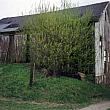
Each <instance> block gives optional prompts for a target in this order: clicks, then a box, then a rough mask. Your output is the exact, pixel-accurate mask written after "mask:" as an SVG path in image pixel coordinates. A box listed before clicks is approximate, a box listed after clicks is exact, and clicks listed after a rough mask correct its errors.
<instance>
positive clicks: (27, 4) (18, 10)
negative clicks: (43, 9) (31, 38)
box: [0, 0, 108, 19]
mask: <svg viewBox="0 0 110 110" xmlns="http://www.w3.org/2000/svg"><path fill="white" fill-rule="evenodd" d="M60 1H61V0H0V19H2V18H5V17H14V16H21V15H28V14H30V13H32V10H35V8H36V7H38V6H39V4H42V3H45V4H50V6H52V5H53V4H54V5H55V6H58V7H60V6H61V2H60ZM66 1H67V2H68V3H70V2H71V4H73V5H74V4H75V5H76V6H83V5H89V4H93V3H99V2H104V1H108V0H66Z"/></svg>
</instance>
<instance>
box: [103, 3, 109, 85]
mask: <svg viewBox="0 0 110 110" xmlns="http://www.w3.org/2000/svg"><path fill="white" fill-rule="evenodd" d="M104 38H105V51H106V55H105V56H106V61H105V76H106V84H110V4H109V5H108V7H107V10H106V11H105V23H104Z"/></svg>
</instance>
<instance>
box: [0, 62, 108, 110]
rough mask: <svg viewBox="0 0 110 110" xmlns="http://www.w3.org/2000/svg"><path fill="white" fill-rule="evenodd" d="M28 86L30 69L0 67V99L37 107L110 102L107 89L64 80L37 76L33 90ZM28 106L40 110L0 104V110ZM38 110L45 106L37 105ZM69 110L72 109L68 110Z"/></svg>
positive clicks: (24, 66)
mask: <svg viewBox="0 0 110 110" xmlns="http://www.w3.org/2000/svg"><path fill="white" fill-rule="evenodd" d="M28 83H29V68H28V66H27V65H24V64H8V65H0V97H7V98H16V99H22V100H25V101H36V102H39V103H43V102H49V103H59V104H60V103H61V104H67V103H69V105H71V104H73V105H74V104H76V105H81V106H82V105H85V104H89V103H92V102H94V101H97V100H106V99H107V100H108V99H110V89H108V88H106V87H104V86H101V85H95V84H92V83H89V82H86V81H79V80H75V79H72V78H67V77H49V78H45V76H43V75H41V74H39V73H37V74H36V82H35V84H34V85H33V87H32V88H29V86H28ZM12 105H13V107H12V109H6V107H11V106H12ZM15 105H16V106H15ZM5 106H6V107H5ZM31 106H32V107H33V109H31V110H34V109H37V108H38V109H39V105H28V104H24V105H23V104H18V103H17V104H16V103H15V104H14V102H2V101H0V107H2V109H1V108H0V110H24V108H26V107H27V108H28V109H27V108H26V109H25V110H30V109H29V108H30V107H31ZM14 107H16V108H14ZM20 107H21V108H20ZM40 107H41V109H42V107H47V106H42V105H40ZM3 108H5V109H3ZM69 108H71V107H70V106H69ZM53 109H54V108H52V110H53Z"/></svg>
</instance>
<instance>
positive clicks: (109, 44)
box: [95, 5, 110, 84]
mask: <svg viewBox="0 0 110 110" xmlns="http://www.w3.org/2000/svg"><path fill="white" fill-rule="evenodd" d="M108 13H110V5H108V6H107V7H106V9H105V10H104V12H103V14H102V16H101V18H100V19H99V22H97V23H95V57H96V58H95V76H96V83H104V84H110V61H109V59H110V58H109V57H110V17H109V15H108Z"/></svg>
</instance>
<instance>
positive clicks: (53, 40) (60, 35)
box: [24, 8, 95, 72]
mask: <svg viewBox="0 0 110 110" xmlns="http://www.w3.org/2000/svg"><path fill="white" fill-rule="evenodd" d="M76 12H77V14H76ZM90 21H91V13H90V12H86V13H85V14H84V15H83V16H80V14H78V11H76V10H74V9H71V8H70V9H63V10H59V11H54V10H53V11H52V12H46V13H40V14H38V15H33V16H32V17H30V18H29V20H28V24H26V25H25V27H24V29H25V33H27V34H29V35H30V39H31V40H30V50H31V54H30V55H31V62H32V63H34V62H35V64H36V66H37V67H38V68H46V69H48V70H50V71H53V72H58V71H67V72H71V71H81V72H87V70H88V67H87V66H88V64H90V63H94V60H95V59H94V55H95V53H94V37H93V26H92V23H91V22H90Z"/></svg>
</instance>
